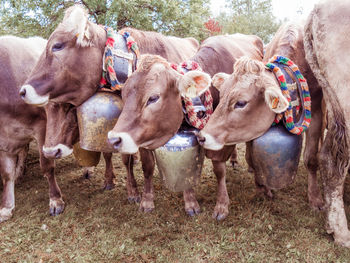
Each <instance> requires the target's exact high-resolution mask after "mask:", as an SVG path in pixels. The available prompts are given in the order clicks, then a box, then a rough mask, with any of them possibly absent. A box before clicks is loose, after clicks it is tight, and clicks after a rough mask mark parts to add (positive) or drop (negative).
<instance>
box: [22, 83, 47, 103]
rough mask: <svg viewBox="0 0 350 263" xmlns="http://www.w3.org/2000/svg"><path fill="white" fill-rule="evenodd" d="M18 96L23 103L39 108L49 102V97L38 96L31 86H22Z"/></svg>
mask: <svg viewBox="0 0 350 263" xmlns="http://www.w3.org/2000/svg"><path fill="white" fill-rule="evenodd" d="M19 95H20V96H21V98H22V99H23V100H24V101H25V103H28V104H32V105H36V106H39V107H42V106H45V105H46V104H47V103H48V102H49V95H45V96H40V95H39V94H38V93H37V92H36V90H35V89H34V88H33V86H31V85H24V86H22V87H21V89H20V90H19Z"/></svg>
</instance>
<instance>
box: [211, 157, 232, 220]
mask: <svg viewBox="0 0 350 263" xmlns="http://www.w3.org/2000/svg"><path fill="white" fill-rule="evenodd" d="M212 163H213V171H214V173H215V175H216V179H217V183H218V192H217V197H216V205H215V208H214V213H213V218H215V219H217V220H222V219H224V218H225V217H226V216H227V215H228V205H229V203H230V199H229V197H228V193H227V188H226V164H225V162H222V161H214V160H212Z"/></svg>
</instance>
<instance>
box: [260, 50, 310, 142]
mask: <svg viewBox="0 0 350 263" xmlns="http://www.w3.org/2000/svg"><path fill="white" fill-rule="evenodd" d="M266 67H267V68H268V69H269V70H272V72H273V73H274V74H275V76H276V78H277V80H278V82H279V83H280V87H281V90H282V94H283V96H284V97H286V99H287V100H288V102H289V106H288V108H287V110H286V111H285V112H284V113H281V114H277V115H276V118H275V121H274V124H276V123H279V122H280V120H281V119H283V118H284V123H285V127H286V128H287V130H288V131H289V132H291V133H293V134H296V135H300V134H301V133H302V132H303V131H306V130H307V128H308V127H309V125H310V121H311V97H310V92H309V88H308V85H307V82H306V79H305V78H304V76H303V75H302V74H301V72H300V70H299V68H298V66H297V65H295V64H294V63H293V62H292V61H291V60H290V59H288V58H286V57H283V56H274V57H272V58H271V59H270V61H269V62H268V63H267V64H266ZM298 96H299V97H301V98H300V102H301V103H300V104H301V106H302V114H301V117H300V119H299V121H298V122H297V123H295V122H294V119H295V116H296V114H297V112H298V108H300V104H299V98H298ZM292 99H293V101H292Z"/></svg>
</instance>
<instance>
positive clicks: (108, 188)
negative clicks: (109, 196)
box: [103, 183, 115, 190]
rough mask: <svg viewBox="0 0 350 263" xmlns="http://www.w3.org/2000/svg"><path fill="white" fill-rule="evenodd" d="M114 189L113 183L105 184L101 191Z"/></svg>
mask: <svg viewBox="0 0 350 263" xmlns="http://www.w3.org/2000/svg"><path fill="white" fill-rule="evenodd" d="M114 187H115V183H105V186H104V187H103V190H112V189H114Z"/></svg>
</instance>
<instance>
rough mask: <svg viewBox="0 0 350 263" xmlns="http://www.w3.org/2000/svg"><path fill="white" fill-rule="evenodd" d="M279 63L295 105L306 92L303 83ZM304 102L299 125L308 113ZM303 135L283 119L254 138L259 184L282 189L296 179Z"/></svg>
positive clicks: (294, 111)
mask: <svg viewBox="0 0 350 263" xmlns="http://www.w3.org/2000/svg"><path fill="white" fill-rule="evenodd" d="M275 65H276V66H278V67H279V68H280V69H281V70H282V72H283V74H284V76H285V78H286V81H287V83H288V84H290V85H288V86H289V87H288V90H289V93H290V96H291V99H292V105H293V103H295V102H298V100H299V98H300V97H301V96H300V94H302V91H301V86H300V83H298V82H297V79H296V77H294V74H293V73H292V71H291V70H289V68H288V67H287V66H285V65H282V64H275ZM299 101H300V102H301V103H300V104H301V114H300V115H301V116H298V117H299V121H298V123H297V125H300V124H301V122H302V120H303V116H304V104H303V100H299ZM295 104H297V103H295ZM296 115H297V112H296V110H295V107H293V116H294V119H297V118H296V117H297V116H296ZM302 142H303V136H302V135H295V134H292V133H290V132H289V131H288V130H287V129H286V128H285V126H284V123H283V122H282V121H281V122H280V123H279V124H277V125H275V126H272V127H271V128H270V129H269V130H268V131H267V132H266V133H265V134H264V135H262V136H260V137H259V138H257V139H255V140H253V141H251V142H250V143H251V148H250V150H251V153H250V155H251V159H252V165H253V167H252V168H253V169H254V172H255V180H256V182H257V183H258V184H259V185H264V186H267V187H269V188H270V189H281V188H284V187H286V186H288V185H289V184H291V183H293V181H294V179H295V176H296V173H297V170H298V165H299V159H300V155H301V150H302Z"/></svg>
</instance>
